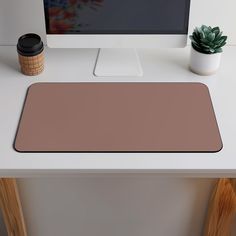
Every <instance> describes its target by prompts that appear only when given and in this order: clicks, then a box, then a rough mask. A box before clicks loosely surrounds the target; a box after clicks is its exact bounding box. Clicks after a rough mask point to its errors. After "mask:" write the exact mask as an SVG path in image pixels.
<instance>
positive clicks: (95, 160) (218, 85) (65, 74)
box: [0, 46, 236, 177]
mask: <svg viewBox="0 0 236 236" xmlns="http://www.w3.org/2000/svg"><path fill="white" fill-rule="evenodd" d="M138 52H139V56H140V60H141V64H142V66H143V70H144V76H143V77H138V78H137V77H136V78H135V77H127V78H125V77H122V78H113V79H111V78H108V77H107V78H105V77H104V78H97V77H94V76H93V74H92V71H93V67H94V64H95V59H96V55H97V50H95V49H82V50H79V49H78V50H74V49H47V50H46V69H45V72H44V73H43V74H41V75H39V76H36V77H27V76H24V75H22V74H21V73H19V67H18V62H17V54H16V50H15V47H11V46H2V47H0V111H1V112H0V114H1V115H0V175H1V176H14V177H18V176H19V177H20V176H22V177H23V176H25V177H27V176H45V175H47V176H52V175H74V174H79V173H123V174H124V173H127V174H128V173H129V174H131V173H132V174H134V173H147V174H151V173H155V174H161V175H166V176H173V175H174V176H193V177H195V176H196V177H221V176H231V177H235V176H236V138H235V137H236V124H235V120H236V108H235V101H236V78H235V76H234V73H235V68H234V67H235V59H236V56H235V55H236V47H226V48H225V50H224V54H223V57H222V63H221V68H220V70H219V72H218V73H217V74H215V75H213V76H208V77H201V76H198V75H195V74H193V73H191V72H190V71H189V70H188V58H189V48H185V49H165V50H164V49H163V50H156V49H155V50H146V49H145V50H139V51H138ZM35 82H201V83H204V84H206V85H207V86H208V88H209V90H210V94H211V98H212V102H213V105H214V109H215V113H216V117H217V121H218V125H219V128H220V132H221V137H222V140H223V144H224V147H223V149H222V150H221V151H220V152H218V153H18V152H16V151H15V150H14V149H13V141H14V138H15V133H16V129H17V125H18V121H19V117H20V113H21V110H22V106H23V102H24V98H25V95H26V91H27V88H28V87H29V86H30V85H31V84H33V83H35Z"/></svg>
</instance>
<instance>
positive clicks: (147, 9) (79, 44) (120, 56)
mask: <svg viewBox="0 0 236 236" xmlns="http://www.w3.org/2000/svg"><path fill="white" fill-rule="evenodd" d="M44 9H45V21H46V31H47V44H48V46H49V47H54V48H100V50H99V53H98V57H97V60H96V66H95V70H94V74H95V75H97V76H116V75H120V76H135V75H142V69H141V65H140V62H139V59H138V55H137V53H136V51H135V50H133V49H136V48H158V47H184V46H185V45H186V43H187V33H188V22H189V9H190V0H44Z"/></svg>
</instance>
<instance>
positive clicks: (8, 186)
mask: <svg viewBox="0 0 236 236" xmlns="http://www.w3.org/2000/svg"><path fill="white" fill-rule="evenodd" d="M0 207H1V209H2V214H3V218H4V221H5V224H6V229H7V233H8V236H26V235H27V233H26V227H25V221H24V217H23V212H22V207H21V203H20V198H19V193H18V190H17V185H16V180H15V179H8V178H0Z"/></svg>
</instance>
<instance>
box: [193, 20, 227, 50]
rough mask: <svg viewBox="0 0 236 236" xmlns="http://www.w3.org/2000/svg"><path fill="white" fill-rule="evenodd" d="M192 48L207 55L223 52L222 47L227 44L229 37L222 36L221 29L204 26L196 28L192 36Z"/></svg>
mask: <svg viewBox="0 0 236 236" xmlns="http://www.w3.org/2000/svg"><path fill="white" fill-rule="evenodd" d="M190 39H191V41H192V46H193V48H194V49H195V50H197V51H198V52H201V53H205V54H213V53H218V52H222V47H223V46H224V45H225V44H226V40H227V36H222V31H220V28H219V27H214V28H212V27H210V26H206V25H202V26H201V27H196V28H195V29H194V31H193V34H192V35H190Z"/></svg>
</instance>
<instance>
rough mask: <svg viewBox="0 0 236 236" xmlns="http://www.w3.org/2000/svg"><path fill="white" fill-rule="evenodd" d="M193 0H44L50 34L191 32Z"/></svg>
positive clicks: (47, 28)
mask: <svg viewBox="0 0 236 236" xmlns="http://www.w3.org/2000/svg"><path fill="white" fill-rule="evenodd" d="M189 6H190V0H44V9H45V18H46V30H47V34H187V32H188V18H189Z"/></svg>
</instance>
